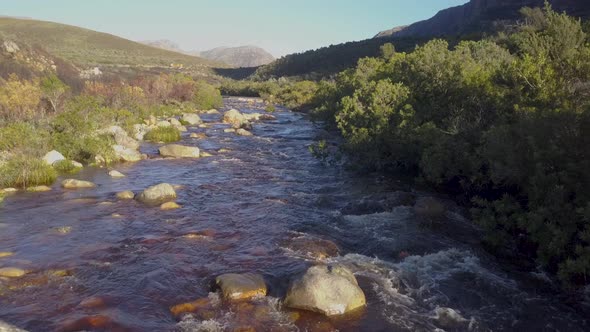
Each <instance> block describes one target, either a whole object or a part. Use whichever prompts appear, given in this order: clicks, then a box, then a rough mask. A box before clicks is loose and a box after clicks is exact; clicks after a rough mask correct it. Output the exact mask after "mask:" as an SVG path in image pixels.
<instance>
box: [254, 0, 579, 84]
mask: <svg viewBox="0 0 590 332" xmlns="http://www.w3.org/2000/svg"><path fill="white" fill-rule="evenodd" d="M550 2H551V4H552V5H553V6H554V8H555V9H557V10H558V11H566V12H568V13H570V14H572V15H574V16H578V17H583V18H587V17H590V1H587V0H552V1H550ZM543 4H544V0H472V1H470V2H469V3H467V4H465V5H462V6H458V7H452V8H448V9H445V10H442V11H441V12H439V13H438V14H437V15H435V16H434V17H433V18H431V19H429V20H425V21H421V22H417V23H414V24H412V25H410V26H401V27H396V28H393V29H390V30H387V31H382V32H380V33H378V34H377V35H376V36H375V38H371V39H367V40H362V41H356V42H348V43H343V44H339V45H330V46H328V47H323V48H319V49H317V50H310V51H306V52H303V53H296V54H291V55H287V56H285V57H282V58H280V59H278V60H276V61H274V62H272V63H270V64H269V65H266V66H263V67H261V68H259V69H258V70H257V72H256V74H255V75H254V78H256V79H268V78H272V77H281V76H299V77H306V78H311V79H315V78H321V77H325V76H329V75H332V74H335V73H338V72H339V71H341V70H343V69H346V68H350V67H352V66H354V65H355V64H356V63H357V61H358V60H359V59H360V58H363V57H367V56H377V55H378V54H379V48H380V46H381V45H383V44H384V43H388V42H391V43H393V44H394V45H395V48H396V50H398V51H408V50H411V49H413V48H414V47H415V46H416V45H419V44H422V43H423V42H425V41H427V40H429V39H431V38H432V37H437V36H442V37H444V38H445V39H447V40H449V42H450V43H451V44H453V43H455V42H457V40H459V39H461V38H466V36H465V34H468V33H474V32H475V34H472V35H469V36H467V38H468V39H469V38H479V37H481V35H482V33H483V32H485V31H488V30H489V31H491V30H492V29H493V26H494V22H496V21H504V20H515V19H517V18H519V17H520V15H519V9H520V8H522V7H524V6H542V5H543Z"/></svg>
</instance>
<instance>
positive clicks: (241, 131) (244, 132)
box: [236, 128, 253, 136]
mask: <svg viewBox="0 0 590 332" xmlns="http://www.w3.org/2000/svg"><path fill="white" fill-rule="evenodd" d="M236 134H237V135H239V136H253V134H252V133H251V132H249V131H247V130H246V129H242V128H240V129H238V130H236Z"/></svg>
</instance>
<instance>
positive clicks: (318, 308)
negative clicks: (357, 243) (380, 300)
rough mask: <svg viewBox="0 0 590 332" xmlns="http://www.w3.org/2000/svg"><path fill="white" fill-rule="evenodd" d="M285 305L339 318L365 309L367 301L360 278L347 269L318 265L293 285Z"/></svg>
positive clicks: (338, 266) (337, 266)
mask: <svg viewBox="0 0 590 332" xmlns="http://www.w3.org/2000/svg"><path fill="white" fill-rule="evenodd" d="M285 305H286V306H287V307H289V308H294V309H302V310H309V311H314V312H319V313H321V314H324V315H326V316H335V315H343V314H346V313H348V312H350V311H353V310H356V309H359V308H362V307H364V306H365V305H366V299H365V294H364V293H363V291H362V290H361V289H360V287H359V286H358V282H357V281H356V278H355V277H354V275H353V274H352V272H350V271H349V270H348V269H347V268H345V267H343V266H340V265H333V266H330V265H317V266H312V267H310V268H309V269H308V270H307V272H305V274H304V275H303V276H302V277H301V278H300V279H297V280H295V281H294V282H293V283H292V284H291V286H290V287H289V291H288V292H287V297H286V298H285Z"/></svg>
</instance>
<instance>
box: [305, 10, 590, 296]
mask: <svg viewBox="0 0 590 332" xmlns="http://www.w3.org/2000/svg"><path fill="white" fill-rule="evenodd" d="M524 13H525V14H527V15H529V16H530V15H534V19H529V20H526V22H528V24H527V25H524V26H522V27H521V29H520V31H518V32H516V33H514V34H512V35H510V36H507V37H505V38H504V39H503V41H502V44H501V45H505V46H506V48H505V47H504V46H500V45H499V44H497V43H495V42H493V41H485V40H484V41H478V42H474V41H468V42H462V43H460V44H459V45H457V46H456V47H454V48H452V49H449V45H448V43H447V42H446V41H443V40H433V41H430V42H429V43H427V44H425V45H423V46H420V47H417V48H416V50H415V51H413V52H411V53H395V52H393V50H392V48H391V46H388V47H386V48H383V49H382V50H383V51H384V52H383V53H384V54H383V56H382V57H381V58H366V59H362V60H361V61H359V63H358V65H357V67H356V68H354V69H350V70H347V71H345V72H343V73H341V74H339V75H338V76H337V77H336V79H335V80H334V81H331V82H324V83H322V84H320V86H319V88H318V91H317V94H316V97H317V100H321V101H322V103H321V104H320V105H318V107H317V108H316V111H315V115H316V116H317V117H318V118H319V119H322V120H329V121H330V122H331V123H332V125H334V126H335V127H337V128H338V129H340V131H341V132H342V134H343V136H344V137H345V138H346V139H347V144H346V146H345V150H346V151H348V152H349V155H350V156H351V158H352V159H353V160H354V161H356V162H358V163H359V164H362V165H364V166H365V167H368V168H371V169H380V170H384V171H387V170H392V169H399V168H404V169H407V170H412V171H417V172H418V173H419V174H420V176H421V177H422V178H423V179H424V180H425V181H427V182H429V183H431V184H433V185H435V186H437V187H439V188H441V189H445V190H447V191H451V192H454V193H456V194H462V195H463V196H465V194H467V195H466V196H467V197H469V198H471V199H472V202H473V203H474V206H475V208H474V209H473V214H474V216H475V219H476V220H477V221H478V222H479V223H480V224H481V225H482V226H483V227H484V228H485V230H486V231H487V232H486V234H487V235H486V242H487V243H488V244H490V245H491V246H492V247H494V248H495V249H498V250H501V249H509V250H510V251H512V252H514V251H516V250H519V251H521V252H524V253H526V254H530V255H532V256H534V257H535V258H536V259H537V260H538V262H539V263H541V264H542V265H543V266H545V267H546V268H548V269H549V270H550V271H553V272H556V273H557V274H558V276H559V277H560V279H561V280H562V281H563V282H564V284H565V285H576V284H585V283H587V282H588V279H587V278H588V277H589V274H590V190H588V188H589V187H590V173H589V172H588V171H589V170H590V148H589V147H590V136H588V133H589V132H590V98H589V96H590V85H589V82H590V46H588V45H585V40H586V36H585V34H584V32H583V31H582V28H581V24H580V22H579V21H578V20H575V19H573V18H570V17H568V16H566V15H565V14H558V13H555V12H553V11H552V10H551V9H550V8H549V7H547V8H546V9H545V10H544V11H542V10H539V9H536V10H526V11H525V12H524ZM509 50H510V51H509ZM386 51H387V52H386Z"/></svg>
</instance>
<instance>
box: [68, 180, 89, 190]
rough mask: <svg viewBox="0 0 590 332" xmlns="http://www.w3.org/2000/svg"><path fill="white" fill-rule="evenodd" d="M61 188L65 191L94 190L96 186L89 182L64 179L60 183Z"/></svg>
mask: <svg viewBox="0 0 590 332" xmlns="http://www.w3.org/2000/svg"><path fill="white" fill-rule="evenodd" d="M61 186H62V187H64V188H65V189H84V188H94V187H96V184H94V183H92V182H90V181H82V180H76V179H66V180H63V181H62V182H61Z"/></svg>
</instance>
